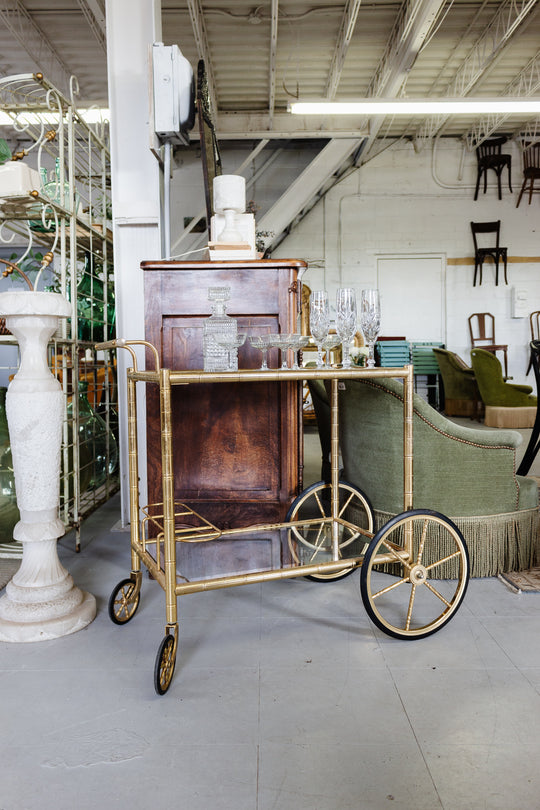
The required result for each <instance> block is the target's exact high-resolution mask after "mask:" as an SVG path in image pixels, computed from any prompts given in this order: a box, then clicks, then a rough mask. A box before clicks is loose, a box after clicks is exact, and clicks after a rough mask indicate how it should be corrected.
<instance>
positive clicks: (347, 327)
mask: <svg viewBox="0 0 540 810" xmlns="http://www.w3.org/2000/svg"><path fill="white" fill-rule="evenodd" d="M356 323H357V316H356V293H355V291H354V290H353V289H352V288H351V287H341V288H340V289H339V290H338V291H337V293H336V332H337V333H338V335H339V337H340V338H341V345H342V352H343V360H342V366H343V368H350V367H351V356H350V353H349V350H350V345H351V340H352V339H353V337H354V335H355V333H356Z"/></svg>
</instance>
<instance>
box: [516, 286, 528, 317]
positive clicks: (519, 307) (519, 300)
mask: <svg viewBox="0 0 540 810" xmlns="http://www.w3.org/2000/svg"><path fill="white" fill-rule="evenodd" d="M528 315H529V299H528V294H527V290H519V289H517V287H512V318H526V317H527V316H528Z"/></svg>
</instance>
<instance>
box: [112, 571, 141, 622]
mask: <svg viewBox="0 0 540 810" xmlns="http://www.w3.org/2000/svg"><path fill="white" fill-rule="evenodd" d="M140 597H141V592H140V590H138V589H137V584H136V583H135V582H134V580H132V579H123V580H122V581H121V582H119V583H118V585H117V586H116V588H115V589H114V591H113V592H112V593H111V596H110V598H109V616H110V618H111V620H112V621H113V622H114V623H115V624H126V622H129V620H130V619H132V618H133V616H134V615H135V611H136V610H137V608H138V607H139V601H140Z"/></svg>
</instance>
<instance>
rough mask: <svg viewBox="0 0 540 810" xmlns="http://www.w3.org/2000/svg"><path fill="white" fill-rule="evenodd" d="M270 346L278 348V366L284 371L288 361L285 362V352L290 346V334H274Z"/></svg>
mask: <svg viewBox="0 0 540 810" xmlns="http://www.w3.org/2000/svg"><path fill="white" fill-rule="evenodd" d="M272 346H274V347H275V348H276V349H279V350H280V351H281V366H280V368H281V370H282V371H286V370H287V369H288V368H289V366H288V363H287V352H288V350H289V349H290V348H292V345H291V335H290V334H287V333H281V334H279V335H274V340H273V341H272Z"/></svg>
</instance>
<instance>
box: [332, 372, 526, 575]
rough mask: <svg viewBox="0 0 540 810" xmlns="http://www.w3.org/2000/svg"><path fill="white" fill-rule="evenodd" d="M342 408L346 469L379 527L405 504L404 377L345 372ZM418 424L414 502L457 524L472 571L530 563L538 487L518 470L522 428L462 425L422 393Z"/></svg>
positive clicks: (418, 399) (514, 567)
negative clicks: (357, 377) (353, 376)
mask: <svg viewBox="0 0 540 810" xmlns="http://www.w3.org/2000/svg"><path fill="white" fill-rule="evenodd" d="M339 412H340V443H341V454H342V460H343V473H342V476H343V478H344V480H346V481H348V482H349V483H351V484H355V485H356V486H357V487H359V488H360V489H361V490H362V491H363V492H364V493H365V494H366V495H367V496H368V498H369V499H370V501H371V503H372V504H373V508H374V510H375V516H374V517H375V525H376V528H380V527H381V526H382V525H383V524H384V523H386V522H387V521H388V520H389V519H390V518H391V517H392V516H393V515H395V514H397V513H399V512H401V511H403V385H402V383H401V382H399V381H397V380H393V379H388V380H384V381H376V380H373V379H364V380H347V382H346V383H345V389H344V390H340V391H339ZM325 424H328V422H326V423H325ZM413 432H414V441H413V447H414V471H413V479H414V487H413V497H414V503H413V506H414V507H415V508H426V509H434V510H436V511H438V512H442V514H444V515H445V516H446V517H449V518H451V520H453V521H454V522H455V523H456V524H457V526H458V528H459V529H460V530H461V531H462V533H463V535H464V537H465V540H466V542H467V544H468V547H469V553H470V556H471V575H472V576H475V577H481V576H494V575H496V574H498V573H502V572H504V571H515V570H522V569H525V568H529V567H531V565H533V564H534V562H535V560H536V550H537V538H538V528H539V522H538V516H539V513H538V489H537V485H536V482H535V481H534V480H532V479H530V478H525V477H522V476H519V475H516V472H515V470H516V448H517V447H518V446H519V444H520V443H521V435H520V434H519V433H517V432H516V431H511V430H485V429H483V428H481V429H473V428H468V427H462V426H460V425H456V424H454V423H453V422H451V421H450V420H449V419H446V417H445V416H443V415H442V414H440V413H439V412H438V411H436V410H435V409H434V408H432V407H431V406H430V405H428V404H427V403H426V402H425V401H424V400H423V399H422V398H421V397H419V396H418V395H417V394H415V395H414V418H413Z"/></svg>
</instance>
